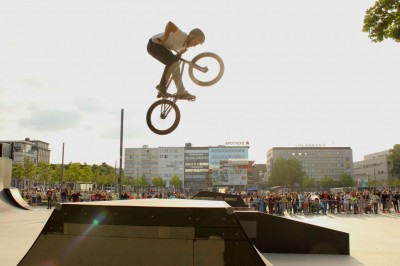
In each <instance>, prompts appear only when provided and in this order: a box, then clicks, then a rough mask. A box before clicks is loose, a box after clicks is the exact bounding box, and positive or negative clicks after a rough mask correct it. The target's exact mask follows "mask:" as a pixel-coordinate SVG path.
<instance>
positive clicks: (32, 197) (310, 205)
mask: <svg viewBox="0 0 400 266" xmlns="http://www.w3.org/2000/svg"><path fill="white" fill-rule="evenodd" d="M22 196H23V197H24V198H26V199H27V200H28V201H29V204H31V205H32V206H33V207H36V206H37V205H38V204H39V205H44V204H47V208H48V209H51V208H52V206H53V205H54V203H57V202H61V203H64V202H89V201H109V200H115V199H122V200H125V199H148V198H163V199H185V198H188V196H187V195H185V194H181V193H178V192H171V191H168V192H166V193H163V192H152V193H150V192H146V191H143V192H136V193H134V192H126V191H124V192H122V193H121V195H119V194H116V193H112V192H110V191H102V190H93V191H78V190H72V189H71V188H69V187H66V188H64V189H60V188H54V189H51V188H49V189H47V190H43V189H37V188H32V189H30V190H29V191H22ZM242 198H243V200H244V201H245V203H247V204H248V206H249V207H251V208H254V209H255V210H258V211H261V212H266V213H269V214H273V215H279V216H283V215H284V214H285V213H287V214H289V215H298V214H304V215H312V214H325V215H326V214H378V213H391V212H394V213H400V212H399V204H400V192H399V191H395V192H394V191H391V190H382V191H381V190H377V191H374V192H370V191H367V190H366V191H362V192H360V191H344V192H337V193H335V192H330V191H321V192H318V193H315V192H314V193H311V192H300V193H297V192H291V193H274V192H268V193H266V194H262V195H261V194H258V193H248V194H242Z"/></svg>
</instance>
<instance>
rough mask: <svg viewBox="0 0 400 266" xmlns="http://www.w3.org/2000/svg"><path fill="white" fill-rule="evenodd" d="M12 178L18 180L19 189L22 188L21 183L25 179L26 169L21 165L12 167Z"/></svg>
mask: <svg viewBox="0 0 400 266" xmlns="http://www.w3.org/2000/svg"><path fill="white" fill-rule="evenodd" d="M11 175H12V178H14V179H16V180H18V187H19V188H21V181H22V179H23V178H24V167H23V166H22V164H21V163H16V164H14V165H13V166H12V174H11Z"/></svg>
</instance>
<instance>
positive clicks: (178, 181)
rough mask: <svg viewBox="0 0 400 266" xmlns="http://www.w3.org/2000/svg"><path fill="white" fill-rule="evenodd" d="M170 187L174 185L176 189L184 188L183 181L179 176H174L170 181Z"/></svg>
mask: <svg viewBox="0 0 400 266" xmlns="http://www.w3.org/2000/svg"><path fill="white" fill-rule="evenodd" d="M169 183H170V185H172V186H173V187H174V188H175V189H180V188H182V180H181V178H180V177H179V176H177V175H174V176H173V177H172V178H171V180H170V181H169Z"/></svg>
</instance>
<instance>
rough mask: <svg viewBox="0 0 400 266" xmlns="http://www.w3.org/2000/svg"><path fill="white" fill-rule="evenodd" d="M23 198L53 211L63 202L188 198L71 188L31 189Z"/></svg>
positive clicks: (32, 204)
mask: <svg viewBox="0 0 400 266" xmlns="http://www.w3.org/2000/svg"><path fill="white" fill-rule="evenodd" d="M21 195H22V197H23V198H25V199H26V200H27V201H28V203H29V204H30V205H31V206H32V207H35V208H36V207H37V206H38V205H47V208H48V209H51V208H52V207H53V206H54V204H55V203H58V202H61V203H65V202H89V201H109V200H115V199H122V200H125V199H148V198H164V199H184V198H186V196H185V195H184V194H181V193H178V192H171V191H169V192H167V193H162V192H156V193H148V192H136V193H133V192H126V191H124V192H122V193H121V195H119V194H118V193H112V192H111V191H104V190H93V191H87V190H84V191H78V190H73V189H71V188H69V187H66V188H64V189H61V188H48V189H40V188H31V189H30V190H25V191H22V192H21Z"/></svg>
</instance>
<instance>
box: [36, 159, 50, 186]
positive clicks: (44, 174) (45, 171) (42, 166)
mask: <svg viewBox="0 0 400 266" xmlns="http://www.w3.org/2000/svg"><path fill="white" fill-rule="evenodd" d="M36 173H37V176H38V181H41V182H42V181H44V182H47V183H51V166H50V164H48V163H44V162H39V163H38V164H37V168H36Z"/></svg>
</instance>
